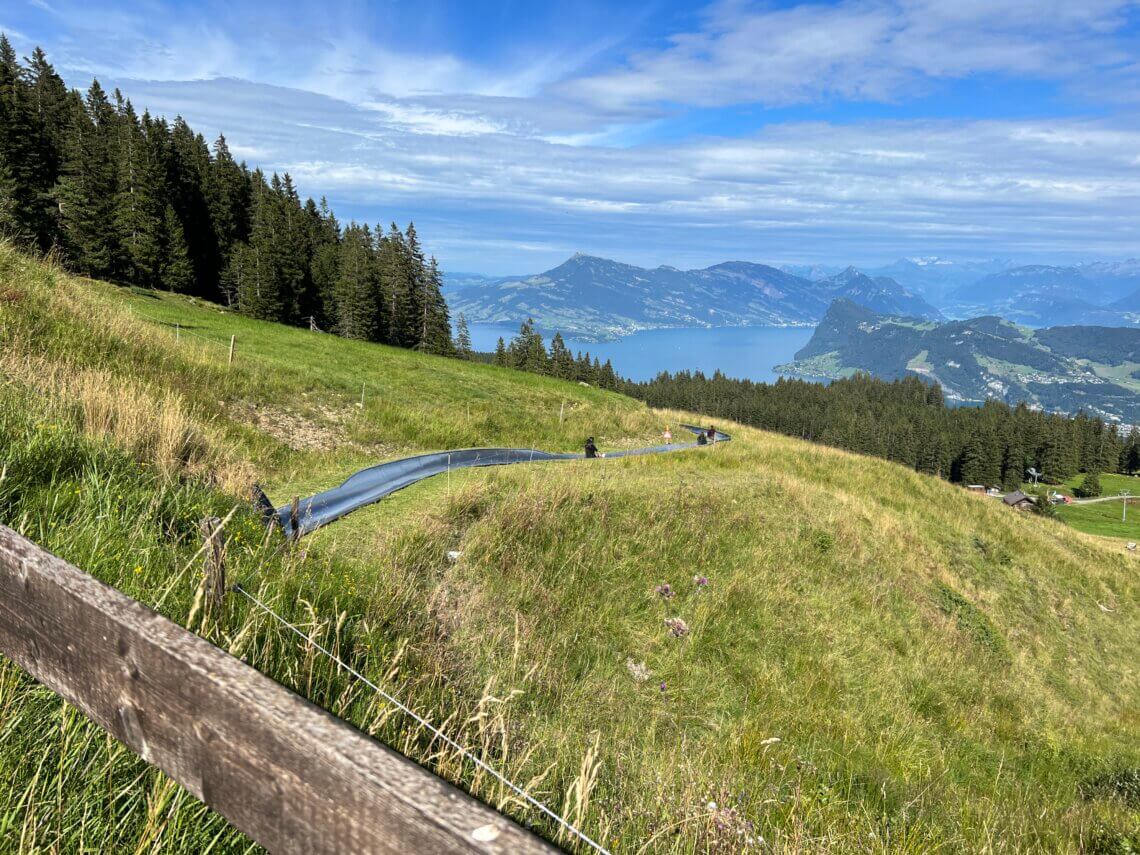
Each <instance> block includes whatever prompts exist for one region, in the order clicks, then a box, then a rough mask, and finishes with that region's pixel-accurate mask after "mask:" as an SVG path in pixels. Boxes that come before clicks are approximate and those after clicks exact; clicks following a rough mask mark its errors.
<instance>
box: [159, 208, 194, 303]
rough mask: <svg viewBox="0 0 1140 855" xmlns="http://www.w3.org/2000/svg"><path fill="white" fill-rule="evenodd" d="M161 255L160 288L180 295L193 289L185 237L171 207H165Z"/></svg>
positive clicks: (192, 276) (192, 277)
mask: <svg viewBox="0 0 1140 855" xmlns="http://www.w3.org/2000/svg"><path fill="white" fill-rule="evenodd" d="M164 219H165V223H164V238H165V240H164V241H163V254H162V274H161V281H162V287H163V288H165V289H167V290H169V291H176V292H178V293H180V294H187V293H190V292H191V291H192V290H193V288H194V265H193V264H192V263H191V261H190V251H189V250H188V249H187V247H186V236H185V233H184V231H183V229H182V223H181V221H180V220H179V219H178V214H176V213H175V212H174V206H173V205H169V204H168V205H167V206H166V216H165V218H164Z"/></svg>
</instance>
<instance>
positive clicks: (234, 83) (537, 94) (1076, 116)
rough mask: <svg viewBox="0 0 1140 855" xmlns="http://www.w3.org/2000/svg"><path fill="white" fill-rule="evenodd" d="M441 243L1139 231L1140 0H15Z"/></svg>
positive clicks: (347, 204) (547, 258)
mask: <svg viewBox="0 0 1140 855" xmlns="http://www.w3.org/2000/svg"><path fill="white" fill-rule="evenodd" d="M0 30H3V31H5V32H7V33H8V35H9V37H10V38H11V39H12V41H13V43H14V44H15V46H16V48H17V49H18V50H20V51H21V52H23V53H27V52H28V51H30V49H31V48H32V47H33V46H34V45H37V44H38V45H40V46H42V47H43V48H44V49H45V50H46V51H47V52H48V55H49V57H50V59H51V60H52V61H53V62H54V63H55V65H56V67H57V69H58V70H59V71H60V72H61V73H62V74H63V76H64V78H65V79H66V80H67V81H68V83H69V84H72V85H74V86H78V87H84V88H85V87H86V85H87V84H88V83H89V82H90V79H91V78H92V77H93V76H97V77H98V78H99V79H100V81H101V82H102V83H103V84H104V85H105V86H108V87H114V86H119V87H121V88H122V89H123V91H124V92H125V93H126V94H127V95H128V96H129V97H130V98H131V99H132V100H133V101H134V103H135V105H136V107H139V108H140V109H141V108H142V107H148V108H149V109H150V110H151V111H152V112H156V113H163V114H166V115H167V116H169V117H173V116H174V115H178V114H181V115H183V116H185V117H186V118H187V120H188V121H189V122H190V123H191V124H192V125H193V126H194V127H195V128H197V129H198V130H200V131H202V132H203V133H204V134H206V135H207V137H208V138H213V137H214V136H216V134H217V133H218V132H219V131H224V132H225V133H226V137H227V139H228V140H229V142H230V145H231V148H232V149H233V151H234V152H235V153H236V154H237V155H239V156H241V157H243V158H245V159H246V160H247V162H248V163H249V164H250V165H251V166H253V165H260V166H261V167H262V168H264V169H266V170H279V171H284V170H288V171H289V172H290V173H292V175H293V176H294V178H295V179H296V181H297V184H298V186H299V187H300V188H301V190H302V192H303V193H305V194H308V195H312V196H315V197H319V196H321V195H326V196H328V198H329V200H330V202H331V203H332V204H333V207H334V208H335V210H336V211H337V212H338V213H339V214H340V215H341V216H342V217H343V218H344V219H348V218H357V219H363V220H366V221H368V222H383V223H386V222H388V221H390V220H393V219H395V220H397V221H399V222H401V223H403V222H407V221H408V220H415V221H416V224H417V228H418V229H419V230H420V233H421V235H423V236H424V239H425V240H426V242H427V244H428V246H429V248H430V249H431V250H432V251H434V252H435V253H436V254H437V255H438V256H439V258H440V261H441V263H442V264H443V265H444V267H445V269H449V270H453V271H455V270H463V271H474V272H484V273H525V272H535V271H539V270H543V269H546V268H548V267H551V266H553V265H555V264H557V263H558V262H560V261H561V260H563V259H564V258H565V257H566V256H568V255H570V254H571V253H573V252H575V251H583V252H589V253H594V254H599V255H606V256H609V257H613V258H617V259H620V260H622V261H628V262H631V263H636V264H643V265H648V266H655V265H657V264H671V265H674V266H678V267H691V266H699V265H705V264H710V263H715V262H718V261H723V260H726V259H730V258H739V259H747V260H755V261H766V262H773V263H779V262H794V261H810V262H822V263H829V264H847V263H855V264H863V265H868V264H874V263H877V262H886V261H890V260H893V259H894V258H896V257H899V256H913V255H944V256H951V257H957V258H983V257H995V256H996V257H1003V258H1013V259H1017V260H1022V261H1026V262H1028V261H1038V260H1040V261H1075V260H1082V259H1093V258H1125V257H1129V256H1136V255H1140V216H1138V214H1140V0H1081V2H1077V3H1074V2H1072V0H1065V2H1061V0H839V1H838V2H806V3H805V2H767V3H749V2H743V1H742V0H724V1H723V2H714V3H711V4H708V5H700V4H698V3H691V2H655V3H654V2H617V3H615V2H586V3H575V2H563V3H557V4H541V3H538V2H502V3H489V2H465V3H439V2H433V0H420V2H417V3H407V2H403V3H386V2H371V3H363V2H360V3H345V2H336V0H332V2H324V3H319V4H318V3H312V4H308V3H299V2H268V0H256V2H247V0H228V2H217V1H216V0H210V2H187V1H186V0H183V2H164V1H163V0H151V2H145V3H134V4H132V3H121V2H115V3H112V2H102V0H6V2H5V3H4V4H3V5H2V6H0Z"/></svg>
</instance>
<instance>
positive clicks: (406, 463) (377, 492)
mask: <svg viewBox="0 0 1140 855" xmlns="http://www.w3.org/2000/svg"><path fill="white" fill-rule="evenodd" d="M681 427H682V428H684V429H685V430H688V431H691V432H693V433H695V434H699V433H703V432H704V431H703V429H702V428H699V427H696V426H695V425H681ZM731 439H732V437H731V436H729V435H728V434H725V433H721V432H720V431H717V433H716V441H717V442H727V441H728V440H731ZM697 445H698V443H696V442H675V443H671V444H668V445H653V446H650V447H648V448H633V449H627V450H625V451H611V452H607V453H606V457H607V458H610V457H635V456H638V455H642V454H661V453H663V452H668V451H682V450H684V449H686V448H694V447H696V446H697ZM583 457H585V455H584V454H570V453H558V452H552V451H539V450H537V449H533V448H461V449H458V450H455V451H437V452H433V453H431V454H420V455H417V456H415V457H405V458H404V459H402V460H392V461H390V462H388V463H381V464H379V465H378V466H370V467H368V468H367V469H361V470H360V471H359V472H357V473H356V474H355V475H352V476H351V477H350V478H349V479H348V480H347V481H345V482H344V483H343V484H341V485H340V486H339V487H333V488H332V489H331V490H325V491H324V492H323V493H317V494H316V495H315V496H309V497H308V498H307V499H301V501H300V504H299V506H298V511H297V519H296V523H294V520H293V511H292V507H291V506H290V505H285V506H284V507H281V508H278V509H277V521H278V523H279V524H280V525H281V528H282V529H283V530H284V532H285V534H286V535H288V536H289V537H300V536H302V535H306V534H309V533H310V532H312V531H315V530H316V529H318V528H320V527H321V526H325V525H328V524H329V523H331V522H333V521H334V520H338V519H340V518H341V517H343V516H344V515H345V514H349V513H352V512H353V511H355V510H357V509H358V508H363V507H364V506H365V505H371V504H373V503H375V502H378V501H380V500H381V499H382V498H384V497H385V496H388V495H390V494H392V493H395V492H396V491H397V490H402V489H403V488H404V487H408V486H410V485H412V484H415V483H416V482H417V481H423V480H424V479H425V478H431V477H432V476H433V475H441V474H443V473H444V472H447V471H448V470H450V469H469V468H471V467H474V466H506V465H509V464H511V463H535V462H539V461H545V460H581V459H582V458H583Z"/></svg>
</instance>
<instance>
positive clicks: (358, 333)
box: [335, 223, 384, 341]
mask: <svg viewBox="0 0 1140 855" xmlns="http://www.w3.org/2000/svg"><path fill="white" fill-rule="evenodd" d="M337 270H338V276H337V281H336V291H335V293H336V329H337V332H338V333H339V334H340V335H343V336H346V337H348V338H356V339H361V340H363V341H375V340H377V339H378V338H379V337H380V335H381V332H382V329H383V321H384V318H383V296H382V292H381V287H380V277H379V274H378V271H377V268H376V258H375V256H374V253H373V246H372V233H371V232H370V231H369V229H368V226H366V225H365V226H358V225H357V224H356V223H350V224H349V225H348V226H347V227H346V228H345V230H344V237H343V238H342V240H341V242H340V255H339V258H338V261H337Z"/></svg>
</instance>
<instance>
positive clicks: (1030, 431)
mask: <svg viewBox="0 0 1140 855" xmlns="http://www.w3.org/2000/svg"><path fill="white" fill-rule="evenodd" d="M621 389H622V391H624V392H625V393H627V394H629V395H631V396H633V397H636V398H640V399H642V400H643V401H645V402H646V403H648V404H649V405H650V406H653V407H677V408H684V409H689V410H697V411H701V412H705V413H709V414H710V415H714V416H716V417H718V418H730V419H733V420H735V421H739V422H743V423H745V424H750V425H755V426H756V427H761V428H764V429H765V430H774V431H779V432H780V433H784V434H787V435H789V436H797V437H801V438H803V439H809V440H812V441H815V442H822V443H825V444H827V445H833V446H835V447H837V448H845V449H847V450H848V451H856V452H859V453H861V454H872V455H874V456H876V457H883V458H886V459H887V460H893V461H895V462H897V463H902V464H904V465H906V466H909V467H912V468H913V469H915V470H916V471H918V472H929V473H931V474H934V475H939V476H941V477H943V478H948V479H950V480H951V481H955V482H959V483H966V484H985V485H987V486H990V485H996V484H1000V485H1003V486H1005V487H1006V488H1008V489H1013V488H1015V487H1017V486H1018V485H1020V484H1021V483H1022V481H1024V480H1025V472H1026V470H1027V469H1028V468H1029V467H1030V466H1032V467H1035V468H1036V469H1037V470H1038V471H1040V472H1043V473H1044V475H1045V477H1046V478H1047V479H1048V480H1049V481H1051V482H1060V481H1063V480H1065V479H1067V478H1070V477H1072V476H1073V475H1075V474H1077V473H1078V472H1128V473H1133V472H1136V471H1138V470H1140V435H1138V434H1137V433H1136V432H1134V431H1133V432H1130V433H1128V434H1125V433H1122V432H1121V431H1120V430H1119V429H1118V428H1117V427H1116V426H1115V425H1112V424H1107V423H1105V422H1104V421H1103V420H1101V419H1097V418H1093V417H1090V416H1088V415H1086V414H1084V413H1080V414H1078V415H1077V416H1076V417H1075V418H1070V417H1067V416H1062V415H1057V414H1049V413H1043V412H1041V411H1040V410H1033V409H1030V408H1029V407H1027V406H1026V405H1024V404H1021V405H1018V406H1016V407H1011V406H1009V405H1007V404H1003V403H1000V402H997V401H990V402H987V403H986V404H984V405H983V406H981V407H948V406H946V404H945V402H944V401H943V397H942V389H941V388H940V387H939V386H938V385H936V384H931V383H928V382H926V381H924V380H922V379H920V378H918V377H913V376H912V377H907V378H904V379H902V380H894V381H886V380H880V379H877V378H873V377H870V376H868V375H866V374H857V375H855V376H854V377H850V378H848V379H843V380H837V381H835V382H833V383H831V384H830V385H828V386H823V385H821V384H818V383H808V382H805V381H802V380H779V381H777V382H776V383H775V384H774V385H769V384H766V383H753V382H752V381H750V380H734V379H731V378H728V377H725V376H723V375H721V374H719V373H718V374H716V375H714V376H712V377H706V376H704V375H703V374H701V373H700V372H696V373H690V372H678V373H677V374H669V373H662V374H661V375H660V376H658V377H656V378H655V379H653V380H650V381H647V382H645V383H625V384H623V385H622V387H621Z"/></svg>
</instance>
